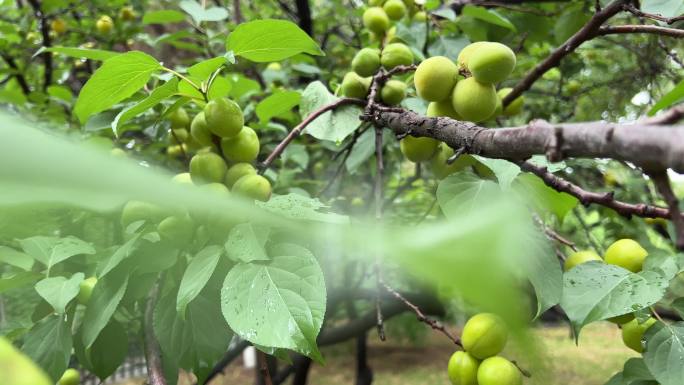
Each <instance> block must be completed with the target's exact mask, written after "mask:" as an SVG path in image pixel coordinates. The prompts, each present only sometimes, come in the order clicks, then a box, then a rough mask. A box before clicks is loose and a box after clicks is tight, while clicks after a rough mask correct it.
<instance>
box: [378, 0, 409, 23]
mask: <svg viewBox="0 0 684 385" xmlns="http://www.w3.org/2000/svg"><path fill="white" fill-rule="evenodd" d="M382 9H384V10H385V13H386V14H387V16H388V17H389V18H390V19H392V20H399V19H401V18H402V17H404V15H405V14H406V5H405V4H404V2H403V1H401V0H387V1H386V2H385V4H384V5H383V6H382Z"/></svg>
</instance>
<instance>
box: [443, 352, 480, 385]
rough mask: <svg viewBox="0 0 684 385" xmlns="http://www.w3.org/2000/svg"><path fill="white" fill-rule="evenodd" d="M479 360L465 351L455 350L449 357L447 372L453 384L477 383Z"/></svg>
mask: <svg viewBox="0 0 684 385" xmlns="http://www.w3.org/2000/svg"><path fill="white" fill-rule="evenodd" d="M479 367H480V361H478V360H477V359H475V357H473V356H471V355H470V354H468V353H467V352H462V351H457V352H456V353H454V354H452V355H451V358H449V366H448V367H447V372H448V374H449V380H451V383H452V384H453V385H478V384H477V369H478V368H479Z"/></svg>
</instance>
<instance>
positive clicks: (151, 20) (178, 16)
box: [142, 9, 185, 25]
mask: <svg viewBox="0 0 684 385" xmlns="http://www.w3.org/2000/svg"><path fill="white" fill-rule="evenodd" d="M183 20H185V15H184V14H183V13H181V12H178V11H174V10H171V9H165V10H160V11H150V12H145V15H144V16H143V19H142V23H143V25H147V24H168V23H178V22H181V21H183Z"/></svg>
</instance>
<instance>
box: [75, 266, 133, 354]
mask: <svg viewBox="0 0 684 385" xmlns="http://www.w3.org/2000/svg"><path fill="white" fill-rule="evenodd" d="M129 278H130V271H129V268H128V267H127V266H120V267H118V268H117V269H115V270H113V271H112V272H111V273H110V274H107V275H106V276H104V277H102V278H100V279H99V280H98V281H97V284H96V285H95V288H94V289H93V294H92V296H91V297H90V300H89V301H88V306H87V307H86V312H85V315H84V316H83V345H84V346H85V348H86V350H87V349H89V348H90V347H91V346H92V345H93V343H94V342H95V340H96V339H97V337H98V336H99V335H100V332H101V331H102V329H104V327H105V326H107V324H108V323H109V320H110V319H111V318H112V315H113V314H114V311H116V309H117V307H118V306H119V302H121V299H122V298H123V296H124V293H126V288H127V287H128V279H129Z"/></svg>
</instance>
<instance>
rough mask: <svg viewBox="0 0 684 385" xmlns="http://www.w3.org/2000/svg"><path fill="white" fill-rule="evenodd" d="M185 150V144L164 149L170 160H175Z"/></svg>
mask: <svg viewBox="0 0 684 385" xmlns="http://www.w3.org/2000/svg"><path fill="white" fill-rule="evenodd" d="M186 151H187V148H186V146H185V144H175V145H173V146H169V147H168V148H167V149H166V154H167V155H168V156H170V157H172V158H177V157H179V156H181V155H183V152H186Z"/></svg>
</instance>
